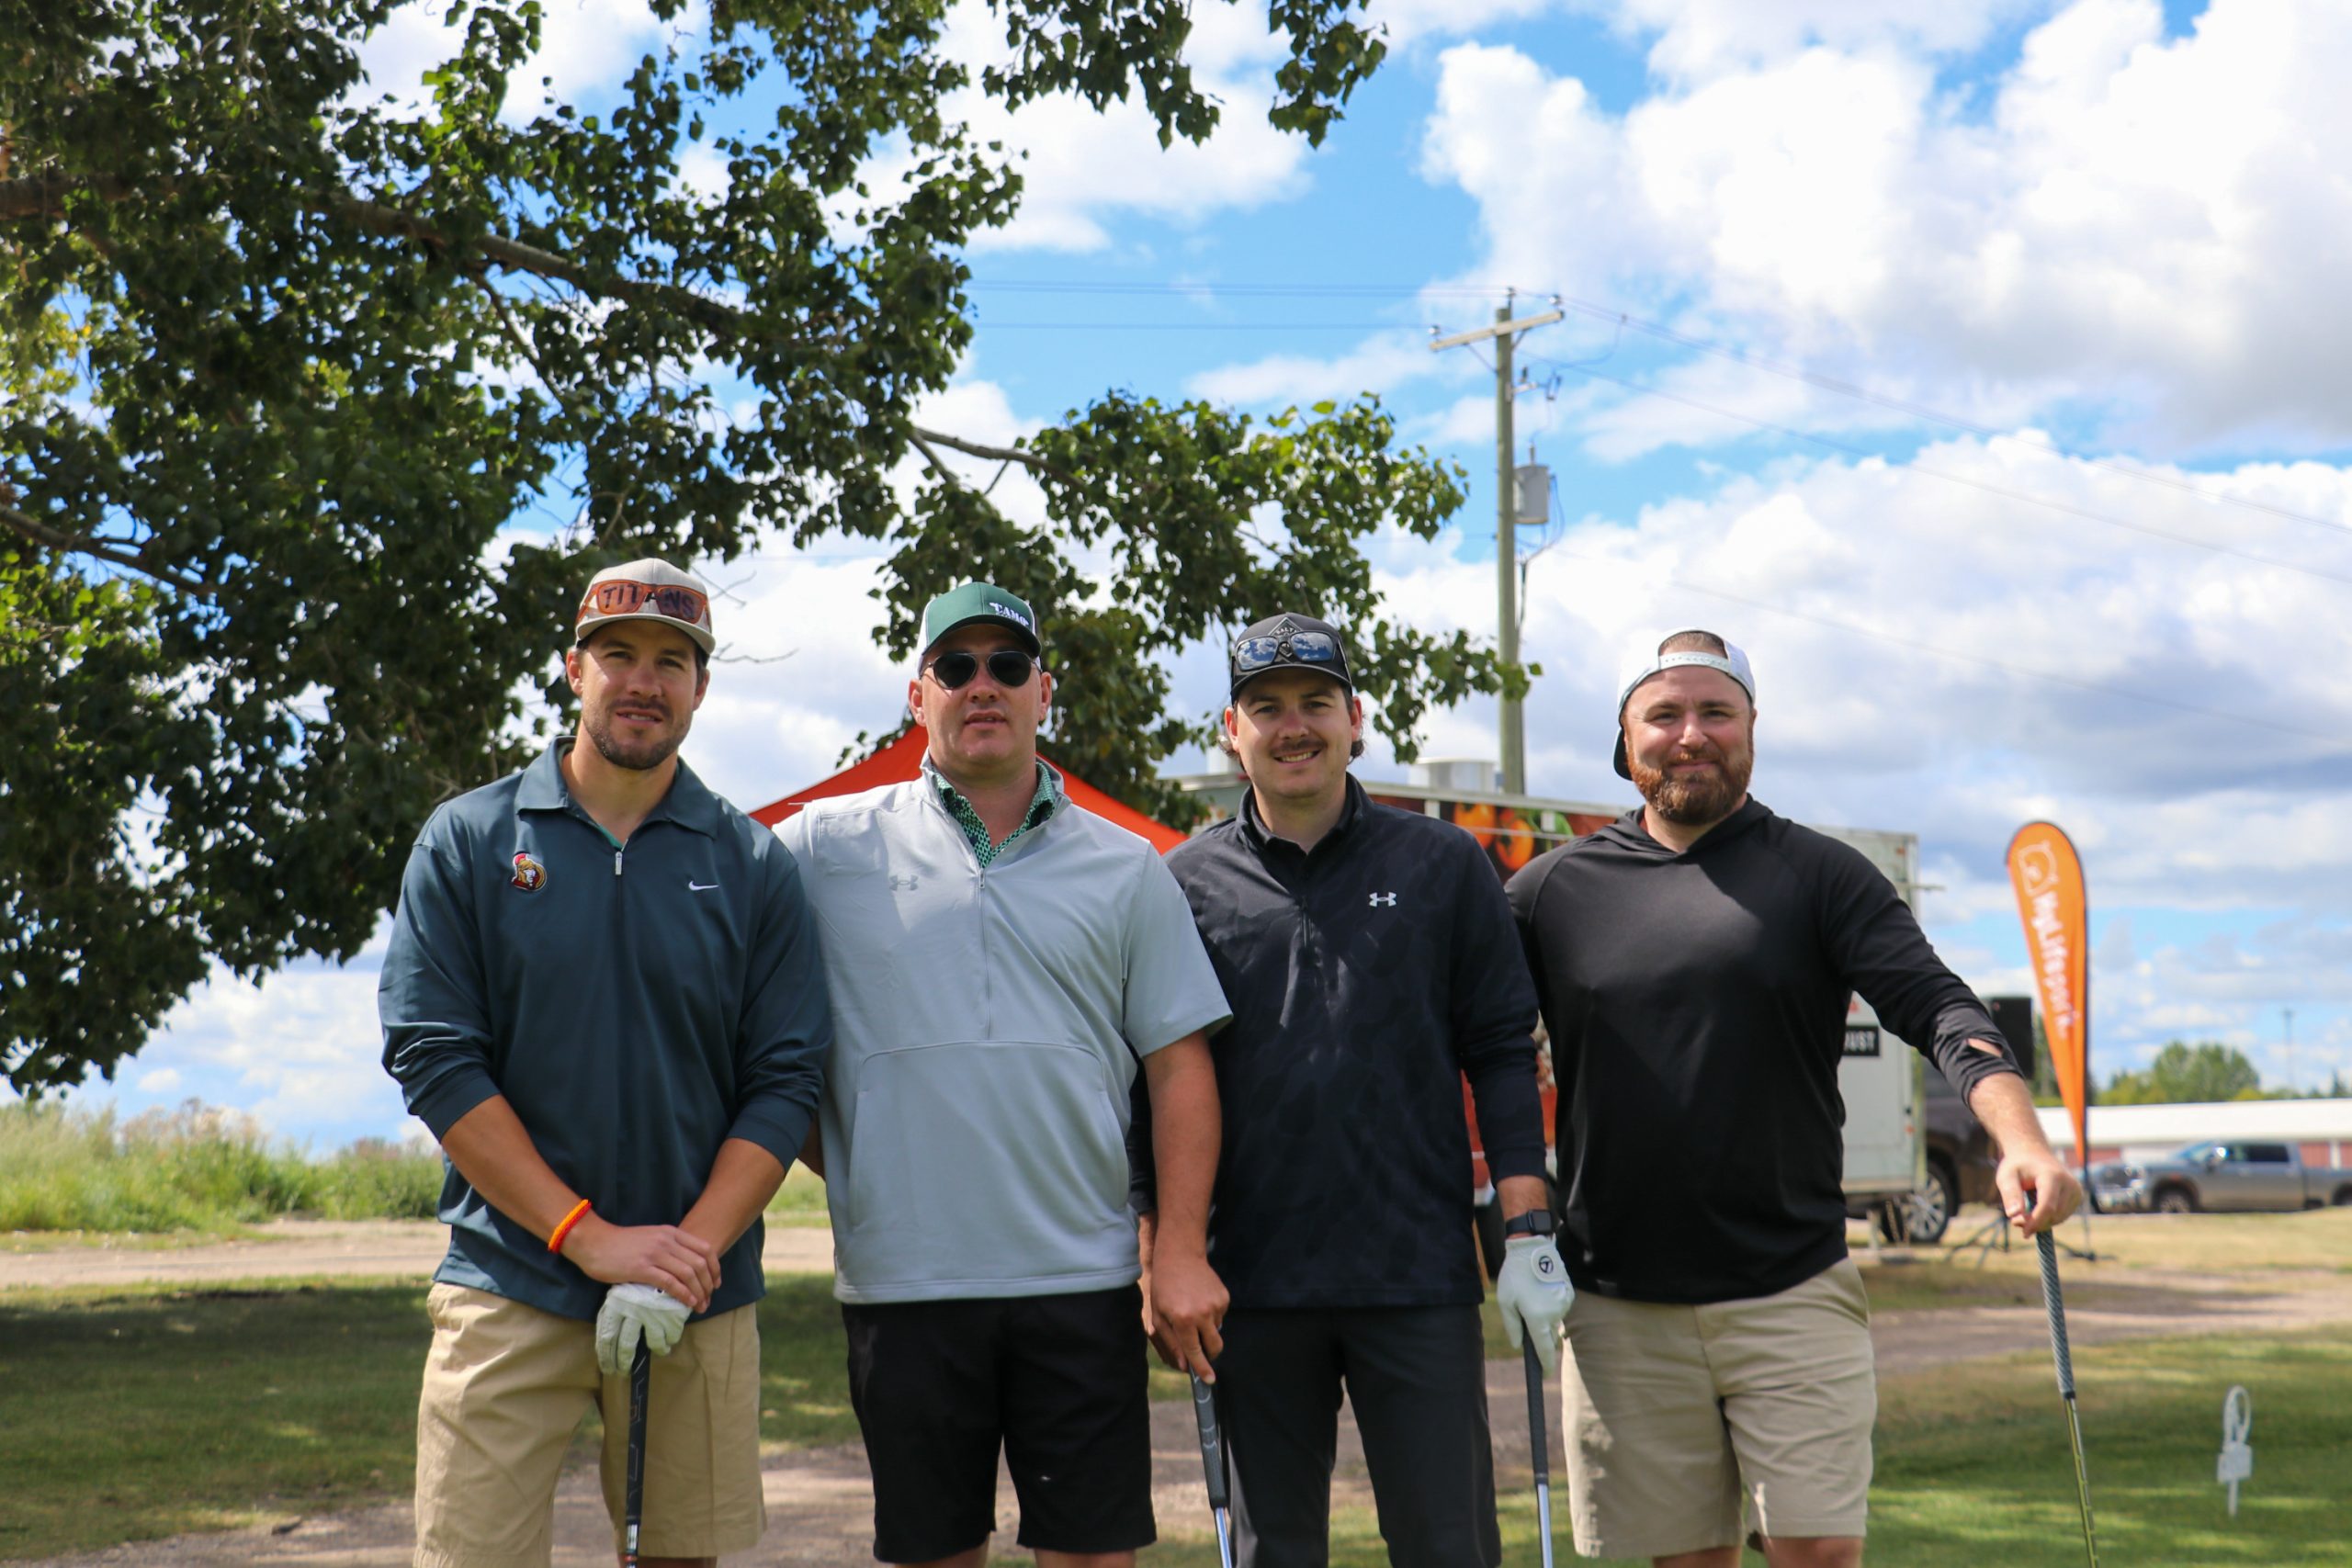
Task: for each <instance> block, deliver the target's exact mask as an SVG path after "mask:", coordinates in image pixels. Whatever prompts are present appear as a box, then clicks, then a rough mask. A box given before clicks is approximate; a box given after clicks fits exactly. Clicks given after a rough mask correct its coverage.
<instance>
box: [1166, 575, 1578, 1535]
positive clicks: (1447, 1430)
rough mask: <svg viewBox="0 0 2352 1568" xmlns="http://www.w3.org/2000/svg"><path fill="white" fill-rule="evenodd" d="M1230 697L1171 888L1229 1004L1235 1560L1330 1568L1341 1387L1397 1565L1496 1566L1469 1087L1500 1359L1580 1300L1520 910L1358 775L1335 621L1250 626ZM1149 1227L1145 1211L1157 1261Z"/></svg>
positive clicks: (1227, 1225)
mask: <svg viewBox="0 0 2352 1568" xmlns="http://www.w3.org/2000/svg"><path fill="white" fill-rule="evenodd" d="M1231 677H1232V684H1231V688H1230V690H1231V694H1232V695H1231V703H1230V705H1228V706H1227V709H1226V712H1225V745H1226V749H1227V751H1228V752H1229V753H1231V754H1232V755H1233V756H1234V758H1235V759H1236V760H1237V761H1238V762H1239V763H1240V765H1241V769H1242V772H1243V773H1244V774H1246V775H1247V777H1248V779H1249V782H1250V789H1249V791H1248V793H1247V794H1245V795H1243V797H1242V802H1241V809H1240V811H1239V813H1238V815H1237V816H1236V817H1235V818H1232V819H1231V820H1229V821H1226V822H1220V823H1218V824H1217V825H1216V826H1215V827H1213V828H1211V829H1208V830H1207V831H1205V832H1204V833H1202V834H1201V835H1200V836H1199V837H1197V838H1195V839H1193V840H1192V841H1191V842H1189V843H1186V844H1183V845H1181V846H1179V847H1178V848H1177V849H1176V850H1174V851H1173V852H1170V854H1169V856H1168V865H1169V869H1170V870H1171V871H1173V872H1174V873H1175V874H1176V879H1177V881H1178V882H1179V883H1180V884H1181V885H1182V886H1183V889H1184V893H1185V897H1187V898H1188V899H1189V900H1190V902H1191V904H1192V907H1193V919H1195V920H1196V921H1197V922H1198V923H1199V926H1200V931H1201V936H1202V939H1203V940H1204V942H1206V943H1207V945H1208V950H1209V956H1210V959H1211V960H1212V961H1213V962H1214V963H1215V964H1216V973H1217V978H1218V980H1219V981H1220V982H1222V984H1223V986H1224V987H1225V994H1226V999H1227V1005H1229V1006H1230V1007H1231V1008H1232V1010H1233V1019H1232V1022H1231V1023H1230V1024H1229V1025H1228V1026H1227V1027H1226V1028H1225V1029H1223V1030H1221V1031H1219V1032H1216V1034H1215V1035H1214V1036H1213V1037H1212V1039H1211V1041H1210V1050H1211V1053H1212V1055H1213V1056H1214V1058H1215V1060H1216V1077H1217V1094H1218V1100H1219V1102H1220V1103H1221V1104H1222V1105H1223V1107H1224V1110H1225V1136H1224V1149H1223V1155H1222V1157H1221V1160H1220V1162H1219V1165H1218V1168H1217V1178H1216V1198H1215V1203H1214V1205H1213V1208H1212V1211H1211V1218H1210V1224H1209V1259H1210V1261H1211V1263H1212V1264H1213V1265H1214V1266H1215V1267H1216V1271H1217V1273H1218V1275H1219V1277H1220V1278H1222V1279H1223V1280H1224V1281H1225V1285H1226V1288H1227V1291H1228V1292H1230V1295H1231V1306H1230V1309H1229V1310H1228V1312H1227V1315H1226V1319H1225V1347H1224V1349H1223V1352H1222V1353H1221V1354H1220V1355H1219V1356H1218V1358H1217V1361H1216V1372H1217V1377H1216V1390H1217V1407H1218V1411H1219V1414H1220V1416H1221V1417H1222V1419H1223V1422H1224V1428H1225V1436H1226V1442H1227V1451H1228V1453H1229V1454H1230V1456H1231V1462H1232V1467H1233V1497H1234V1505H1233V1517H1234V1526H1235V1535H1236V1538H1237V1539H1236V1548H1237V1553H1236V1554H1237V1558H1238V1561H1239V1562H1242V1563H1244V1564H1246V1565H1248V1568H1311V1565H1312V1568H1319V1565H1320V1564H1322V1563H1323V1562H1326V1561H1327V1560H1328V1557H1329V1526H1330V1496H1331V1493H1330V1487H1331V1463H1332V1459H1333V1453H1334V1445H1335V1442H1336V1439H1337V1421H1338V1415H1339V1406H1340V1392H1341V1389H1342V1387H1343V1386H1344V1388H1345V1390H1346V1393H1347V1396H1348V1398H1349V1400H1350V1402H1351V1404H1353V1406H1354V1409H1355V1416H1356V1425H1357V1427H1358V1429H1359V1430H1360V1431H1361V1433H1362V1434H1363V1447H1364V1458H1365V1462H1366V1466H1367V1468H1368V1469H1369V1470H1370V1472H1371V1476H1372V1485H1373V1494H1374V1498H1375V1499H1376V1500H1377V1502H1378V1504H1379V1510H1380V1529H1381V1535H1382V1537H1383V1538H1384V1539H1385V1540H1386V1542H1387V1544H1388V1551H1389V1561H1390V1562H1394V1563H1397V1564H1401V1565H1404V1568H1463V1565H1464V1564H1472V1563H1477V1564H1488V1565H1491V1564H1494V1563H1497V1562H1500V1561H1501V1548H1500V1543H1499V1541H1498V1537H1497V1533H1496V1528H1495V1490H1494V1472H1493V1463H1492V1457H1491V1452H1490V1448H1489V1443H1488V1439H1487V1404H1486V1382H1485V1358H1484V1353H1483V1350H1482V1348H1481V1341H1480V1334H1479V1326H1478V1303H1479V1302H1480V1301H1481V1300H1482V1299H1483V1297H1484V1295H1485V1277H1484V1276H1483V1275H1482V1273H1481V1272H1480V1270H1479V1268H1478V1260H1477V1257H1476V1248H1475V1247H1474V1245H1473V1242H1472V1235H1471V1214H1470V1207H1471V1194H1472V1190H1473V1181H1472V1176H1471V1163H1470V1145H1469V1134H1468V1130H1467V1128H1466V1127H1465V1125H1464V1121H1463V1115H1462V1092H1461V1078H1462V1076H1463V1075H1464V1074H1466V1075H1467V1076H1468V1077H1469V1080H1470V1086H1471V1089H1472V1092H1473V1094H1474V1095H1475V1096H1476V1101H1477V1111H1478V1122H1479V1126H1480V1128H1481V1130H1482V1131H1483V1132H1484V1134H1485V1135H1486V1144H1487V1160H1488V1162H1489V1164H1490V1165H1491V1167H1492V1168H1493V1170H1494V1173H1495V1176H1496V1179H1497V1184H1498V1190H1499V1195H1500V1201H1501V1203H1502V1205H1503V1213H1504V1216H1505V1230H1506V1232H1507V1233H1508V1234H1509V1235H1510V1237H1511V1239H1510V1256H1509V1258H1508V1259H1507V1260H1506V1262H1505V1264H1504V1268H1503V1275H1502V1281H1501V1285H1500V1289H1499V1294H1500V1297H1501V1302H1502V1305H1503V1318H1504V1323H1505V1325H1506V1327H1507V1328H1508V1329H1509V1331H1510V1335H1511V1337H1512V1340H1513V1342H1514V1343H1517V1342H1518V1340H1519V1337H1520V1336H1521V1334H1532V1336H1533V1337H1534V1341H1535V1345H1536V1348H1537V1350H1538V1353H1539V1354H1540V1355H1541V1356H1542V1357H1543V1358H1544V1363H1545V1365H1546V1366H1549V1365H1551V1364H1552V1363H1553V1359H1554V1358H1555V1354H1556V1336H1557V1333H1558V1325H1559V1321H1560V1317H1561V1315H1562V1314H1564V1313H1566V1310H1567V1301H1568V1290H1567V1284H1566V1272H1565V1270H1564V1269H1562V1267H1561V1264H1560V1259H1559V1255H1558V1253H1557V1252H1556V1251H1555V1249H1554V1247H1553V1244H1552V1240H1551V1228H1552V1226H1551V1220H1552V1216H1551V1213H1550V1212H1549V1209H1548V1207H1547V1206H1546V1204H1545V1202H1544V1131H1543V1121H1542V1116H1543V1112H1542V1110H1541V1103H1540V1100H1538V1097H1537V1093H1536V1081H1535V1047H1534V1043H1533V1042H1532V1039H1531V1038H1530V1036H1531V1033H1532V1030H1533V1027H1534V1022H1535V997H1534V993H1533V991H1532V988H1531V987H1530V984H1529V980H1528V976H1527V973H1526V969H1525V965H1524V964H1523V962H1522V961H1521V954H1520V951H1519V945H1518V941H1517V937H1516V934H1515V933H1514V931H1513V930H1512V928H1511V921H1510V907H1509V906H1508V904H1507V903H1506V902H1505V901H1504V898H1503V894H1502V888H1501V886H1500V885H1499V884H1498V882H1497V881H1496V880H1495V874H1494V872H1493V871H1492V869H1490V868H1489V867H1488V865H1487V861H1486V858H1485V856H1484V855H1483V854H1481V853H1480V852H1479V850H1478V847H1477V845H1476V841H1475V840H1472V839H1471V837H1470V836H1469V835H1468V834H1466V833H1464V832H1463V831H1462V830H1461V829H1458V828H1454V827H1453V826H1452V825H1450V824H1447V823H1444V822H1441V821H1438V820H1436V819H1434V818H1428V817H1421V816H1417V815H1414V814H1412V813H1409V812H1405V811H1399V810H1397V809H1395V808H1393V807H1385V806H1375V805H1374V804H1373V803H1372V802H1371V801H1370V800H1368V799H1367V798H1366V797H1365V795H1364V792H1363V788H1362V786H1360V785H1359V784H1356V782H1355V781H1354V780H1353V779H1352V778H1351V777H1350V776H1349V774H1348V762H1349V761H1350V759H1351V758H1352V757H1354V756H1355V755H1357V754H1359V753H1361V752H1362V750H1363V702H1362V699H1360V698H1359V697H1358V696H1357V695H1356V691H1355V682H1354V678H1353V676H1352V674H1351V671H1350V669H1349V666H1348V659H1347V649H1346V645H1345V643H1344V641H1343V640H1342V638H1341V637H1340V633H1339V631H1338V630H1337V629H1336V628H1335V627H1333V626H1329V625H1328V624H1327V623H1325V622H1323V621H1320V620H1317V619H1316V618H1314V617H1312V616H1309V615H1275V616H1272V617H1270V618H1268V619H1266V620H1263V621H1261V622H1259V623H1258V624H1256V625H1255V626H1250V628H1249V629H1248V630H1247V631H1245V632H1243V633H1242V634H1241V636H1240V637H1238V639H1236V641H1235V642H1234V644H1233V651H1232V656H1231ZM1138 1124H1140V1119H1138ZM1148 1163H1149V1162H1148V1156H1141V1155H1140V1153H1139V1157H1138V1160H1137V1166H1138V1179H1137V1200H1138V1202H1139V1203H1140V1204H1143V1205H1146V1206H1148V1203H1149V1201H1150V1193H1149V1171H1148ZM1151 1234H1152V1232H1151V1225H1150V1222H1149V1218H1148V1216H1147V1218H1146V1223H1145V1225H1144V1230H1143V1235H1144V1245H1145V1247H1146V1248H1147V1251H1148V1247H1149V1246H1150V1239H1151ZM1165 1353H1166V1348H1164V1347H1163V1354H1165Z"/></svg>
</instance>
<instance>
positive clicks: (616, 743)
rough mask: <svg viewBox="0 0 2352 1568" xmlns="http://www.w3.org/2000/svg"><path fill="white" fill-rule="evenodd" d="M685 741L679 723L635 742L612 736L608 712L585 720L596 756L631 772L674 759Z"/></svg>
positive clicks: (647, 770) (684, 730) (651, 767)
mask: <svg viewBox="0 0 2352 1568" xmlns="http://www.w3.org/2000/svg"><path fill="white" fill-rule="evenodd" d="M685 739H686V727H685V726H684V725H683V724H682V725H679V726H678V727H677V728H674V729H666V728H665V729H662V730H661V731H659V732H658V733H656V734H652V735H648V736H645V737H643V738H642V739H636V740H625V739H621V738H620V737H619V736H617V735H615V734H614V733H613V716H612V714H611V713H610V712H609V711H607V712H605V713H599V714H593V715H591V716H589V719H588V743H589V744H590V745H592V746H594V747H595V748H596V755H598V756H599V757H602V758H603V759H605V761H607V762H610V763H611V764H612V765H613V766H615V767H616V768H628V769H629V770H631V771H632V772H635V773H650V772H652V771H653V770H654V769H655V768H658V767H660V766H661V765H662V763H664V762H666V761H669V760H670V759H671V758H672V757H673V756H676V755H677V752H678V748H679V747H680V746H682V745H684V743H685Z"/></svg>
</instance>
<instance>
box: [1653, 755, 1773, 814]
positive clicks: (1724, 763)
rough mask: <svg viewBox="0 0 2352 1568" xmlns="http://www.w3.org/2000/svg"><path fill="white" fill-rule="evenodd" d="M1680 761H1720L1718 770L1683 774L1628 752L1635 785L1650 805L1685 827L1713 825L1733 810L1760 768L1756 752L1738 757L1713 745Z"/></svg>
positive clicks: (1679, 758) (1680, 758) (1678, 758)
mask: <svg viewBox="0 0 2352 1568" xmlns="http://www.w3.org/2000/svg"><path fill="white" fill-rule="evenodd" d="M1673 761H1678V762H1687V761H1709V762H1713V763H1715V764H1716V768H1715V771H1714V772H1712V773H1686V774H1682V775H1679V776H1677V775H1674V774H1670V773H1667V772H1665V771H1664V770H1663V769H1659V768H1652V767H1648V766H1645V764H1644V763H1643V762H1642V761H1641V760H1640V759H1639V758H1637V757H1635V756H1634V755H1633V754H1632V753H1631V752H1628V753H1627V754H1626V757H1625V765H1626V767H1627V768H1628V769H1629V770H1630V771H1631V772H1632V773H1633V775H1634V788H1636V789H1638V790H1640V791H1641V792H1642V798H1643V799H1644V800H1645V801H1647V802H1648V803H1649V807H1650V809H1651V810H1653V811H1655V812H1657V814H1658V815H1659V816H1660V817H1663V818H1666V819H1667V820H1668V821H1669V822H1672V823H1675V824H1677V825H1679V826H1681V827H1685V828H1706V827H1713V825H1714V824H1715V823H1717V822H1720V821H1722V820H1723V819H1724V818H1726V817H1728V816H1730V815H1731V813H1732V808H1733V807H1736V806H1737V805H1738V804H1739V801H1740V797H1741V796H1743V795H1746V794H1747V781H1748V777H1749V775H1750V774H1752V773H1754V772H1755V771H1756V757H1755V753H1753V752H1742V753H1741V754H1740V755H1739V756H1738V757H1737V758H1731V757H1726V756H1724V754H1723V753H1722V752H1721V751H1720V750H1714V749H1713V748H1710V749H1709V750H1708V751H1707V752H1705V753H1702V754H1700V755H1697V756H1684V757H1677V758H1674V759H1673Z"/></svg>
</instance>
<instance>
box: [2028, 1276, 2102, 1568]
mask: <svg viewBox="0 0 2352 1568" xmlns="http://www.w3.org/2000/svg"><path fill="white" fill-rule="evenodd" d="M2034 1239H2035V1240H2036V1241H2038V1242H2040V1243H2041V1304H2042V1305H2043V1306H2045V1307H2047V1308H2049V1309H2050V1353H2051V1355H2052V1357H2054V1358H2055V1359H2056V1360H2057V1362H2058V1392H2059V1393H2060V1394H2062V1395H2063V1396H2064V1398H2065V1401H2066V1435H2067V1436H2068V1437H2069V1438H2072V1439H2073V1441H2074V1445H2075V1495H2076V1496H2077V1497H2079V1498H2081V1499H2082V1505H2083V1552H2084V1555H2085V1556H2086V1557H2088V1558H2089V1559H2090V1568H2098V1538H2097V1536H2096V1535H2094V1534H2093V1532H2092V1530H2091V1476H2090V1472H2089V1470H2088V1469H2086V1467H2085V1466H2084V1464H2083V1422H2082V1417H2081V1416H2078V1415H2076V1414H2075V1359H2074V1357H2073V1356H2071V1355H2070V1354H2068V1353H2067V1350H2066V1298H2065V1297H2064V1295H2061V1294H2060V1293H2059V1291H2058V1248H2057V1246H2056V1245H2055V1244H2054V1243H2053V1242H2052V1240H2051V1239H2050V1233H2049V1232H2048V1231H2043V1232H2042V1233H2041V1235H2038V1236H2036V1237H2035V1238H2034Z"/></svg>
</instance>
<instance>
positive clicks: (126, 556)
mask: <svg viewBox="0 0 2352 1568" xmlns="http://www.w3.org/2000/svg"><path fill="white" fill-rule="evenodd" d="M0 524H6V525H7V526H8V527H9V528H10V529H12V530H14V531H15V532H16V533H17V534H19V535H21V536H24V537H25V538H28V539H30V540H31V541H32V542H33V543H34V544H36V545H46V546H47V547H50V548H51V549H53V550H64V551H67V552H69V553H71V554H74V555H77V556H88V557H90V558H92V559H94V560H102V561H105V562H106V563H107V565H109V566H119V567H120V568H122V569H123V570H125V571H135V572H137V573H139V574H140V575H141V577H149V578H153V580H154V581H157V582H160V583H163V584H164V586H165V587H168V588H176V589H178V590H179V591H180V592H183V593H194V594H196V595H198V597H200V598H205V599H211V598H217V597H218V596H219V595H220V590H219V589H218V588H216V587H214V586H213V585H212V584H211V583H209V582H205V581H200V580H199V579H197V578H193V577H188V576H186V575H184V574H182V573H180V572H176V571H174V570H172V569H171V568H169V567H165V566H157V565H156V564H155V563H154V562H153V561H151V560H149V559H148V558H147V554H146V552H145V551H143V550H133V549H126V548H124V547H122V545H120V544H119V543H118V542H116V541H114V540H110V539H96V538H92V537H91V536H89V535H87V534H68V533H66V532H65V531H64V530H62V529H61V528H52V527H51V526H50V525H48V524H46V523H43V522H41V521H40V519H38V518H35V517H28V516H27V515H26V514H25V513H22V512H19V511H17V509H16V508H15V507H13V506H0Z"/></svg>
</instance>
